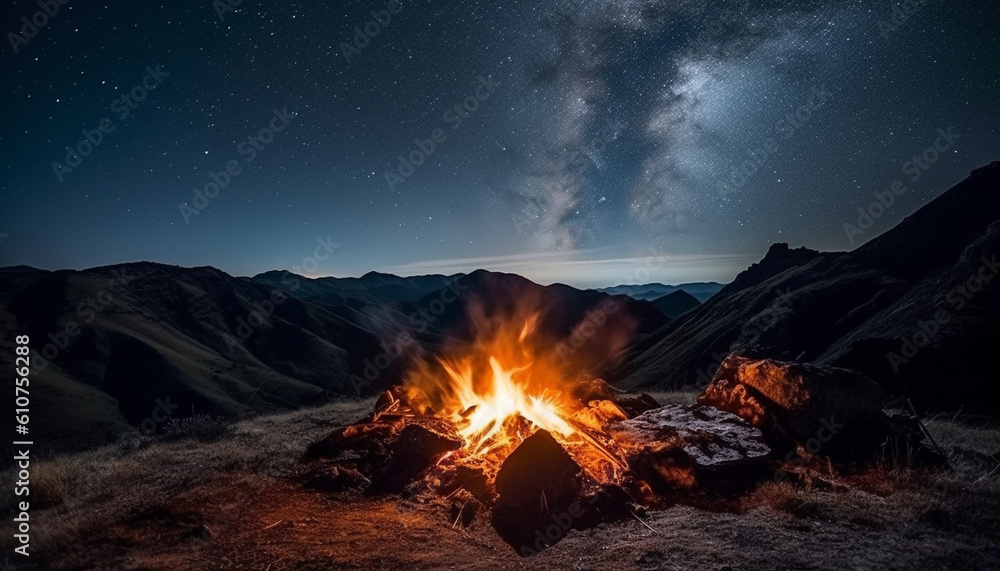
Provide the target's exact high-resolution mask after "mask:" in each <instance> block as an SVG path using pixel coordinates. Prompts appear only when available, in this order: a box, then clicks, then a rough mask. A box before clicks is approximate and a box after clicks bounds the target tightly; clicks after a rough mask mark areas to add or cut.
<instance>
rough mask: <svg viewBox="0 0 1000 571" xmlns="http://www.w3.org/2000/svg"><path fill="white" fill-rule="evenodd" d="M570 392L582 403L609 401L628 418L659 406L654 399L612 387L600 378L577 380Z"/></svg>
mask: <svg viewBox="0 0 1000 571" xmlns="http://www.w3.org/2000/svg"><path fill="white" fill-rule="evenodd" d="M570 394H571V395H572V396H573V397H574V398H576V399H577V400H579V401H580V402H581V403H583V404H584V405H588V404H590V403H591V402H592V401H611V402H613V403H615V405H616V406H617V407H618V408H620V409H621V410H622V412H624V413H625V415H626V416H628V417H629V418H633V417H635V416H637V415H639V414H642V413H644V412H646V411H647V410H651V409H654V408H657V407H658V406H660V403H658V402H656V399H654V398H653V397H651V396H649V395H647V394H645V393H643V394H632V393H626V392H622V391H621V390H619V389H616V388H614V387H613V386H611V385H609V384H608V383H607V382H605V381H604V380H602V379H584V380H581V381H577V383H576V384H575V385H574V386H573V388H572V390H571V391H570Z"/></svg>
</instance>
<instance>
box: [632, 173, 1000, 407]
mask: <svg viewBox="0 0 1000 571" xmlns="http://www.w3.org/2000/svg"><path fill="white" fill-rule="evenodd" d="M998 189H1000V162H995V163H992V164H991V165H989V166H986V167H983V168H980V169H977V170H975V171H973V173H972V174H971V175H970V176H969V177H968V178H966V179H965V180H963V181H962V182H960V183H958V184H957V185H955V186H954V187H952V188H951V189H949V190H948V191H947V192H945V193H944V194H942V195H941V196H939V197H938V198H936V199H935V200H933V201H931V202H930V203H928V204H927V205H925V206H924V207H923V208H921V209H920V210H918V211H917V212H915V213H914V214H912V215H911V216H909V217H907V218H906V219H905V220H904V221H903V222H901V223H900V224H899V225H897V226H896V227H895V228H893V229H891V230H889V231H887V232H886V233H884V234H882V235H881V236H878V237H877V238H874V239H873V240H871V241H869V242H868V243H866V244H864V245H863V246H861V247H859V248H857V249H856V250H853V251H851V252H839V253H838V252H831V253H821V252H816V251H812V250H808V249H806V248H797V249H791V248H789V247H788V246H787V245H786V244H775V245H774V246H772V247H771V249H770V250H769V251H768V253H767V255H766V256H765V257H764V259H763V260H761V261H760V262H759V263H757V264H754V265H753V266H751V267H750V268H748V269H747V270H745V271H744V272H742V273H741V274H740V275H739V276H737V277H736V279H735V280H733V282H732V283H730V284H729V285H727V286H726V287H724V288H723V289H722V290H721V291H720V292H719V293H718V294H716V295H715V296H714V297H712V298H711V299H710V300H708V301H707V302H706V303H704V304H703V305H701V306H700V307H698V308H695V309H693V310H692V311H690V312H688V313H685V314H684V315H682V316H681V317H679V318H678V319H676V320H674V321H673V322H671V323H670V324H669V325H667V326H666V327H665V328H664V329H663V330H662V331H660V332H658V333H657V335H656V336H655V341H653V340H652V339H650V340H649V341H648V342H646V343H640V344H636V345H635V346H634V347H633V349H632V353H631V358H630V361H629V362H628V364H627V365H626V366H625V367H623V368H622V369H620V370H619V371H617V372H616V376H617V377H618V378H620V379H621V380H622V384H623V385H624V386H626V387H633V388H635V387H661V388H676V387H695V386H703V385H704V384H706V383H707V382H708V380H709V379H710V377H711V376H712V373H713V371H714V368H715V367H716V366H717V365H718V363H719V362H720V361H721V360H722V359H723V358H724V357H725V356H726V355H727V354H729V352H731V351H735V352H738V353H741V354H743V355H746V356H749V357H771V358H776V359H795V360H803V361H808V362H813V363H819V364H830V365H837V366H842V367H848V368H853V369H856V370H858V371H860V372H862V373H864V374H865V375H868V376H869V377H871V378H872V379H875V380H876V381H878V382H879V383H880V384H882V386H883V387H884V388H885V389H886V390H887V391H889V392H891V393H893V394H905V395H908V396H910V397H912V398H913V400H914V402H915V403H916V404H917V406H920V407H926V408H935V409H942V408H951V409H957V408H958V407H960V406H965V409H966V410H976V411H979V412H987V413H991V414H996V413H997V411H998V409H997V406H996V404H995V403H993V402H992V401H991V400H990V399H985V398H983V395H984V394H987V392H988V388H987V387H988V385H989V384H990V383H992V376H993V375H992V373H989V372H990V371H992V370H993V357H994V355H993V352H994V351H995V350H996V347H997V346H998V344H1000V328H998V324H1000V319H998V318H1000V305H998V299H1000V298H998V296H997V288H998V285H1000V279H994V278H995V277H996V273H997V271H1000V270H998V268H997V267H996V260H997V254H998V252H997V245H998V243H1000V193H998Z"/></svg>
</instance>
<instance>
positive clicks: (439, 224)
mask: <svg viewBox="0 0 1000 571" xmlns="http://www.w3.org/2000/svg"><path fill="white" fill-rule="evenodd" d="M230 4H232V5H230ZM904 8H905V10H904ZM0 10H2V17H0V21H2V28H0V29H2V32H3V33H4V35H5V36H4V37H5V41H4V45H3V46H0V48H2V55H0V74H2V77H3V78H4V81H3V85H2V87H0V90H2V91H0V97H2V108H3V109H4V117H3V122H2V127H0V205H2V208H0V265H12V264H27V265H31V266H35V267H40V268H47V269H58V268H86V267H92V266H97V265H106V264H114V263H120V262H126V261H136V260H150V261H156V262H163V263H169V264H177V265H182V266H203V265H211V266H215V267H218V268H221V269H223V270H225V271H227V272H229V273H231V274H234V275H254V274H256V273H259V272H263V271H266V270H270V269H290V270H293V271H294V270H298V272H299V273H303V274H306V275H312V276H319V275H334V276H352V275H353V276H357V275H361V274H363V273H365V272H368V271H370V270H378V271H385V272H392V273H396V274H400V275H417V274H427V273H439V272H440V273H448V274H450V273H454V272H467V271H471V270H473V269H476V268H480V267H482V268H487V269H493V270H499V271H509V272H517V273H521V274H523V275H525V276H527V277H529V278H532V279H535V280H536V281H539V282H542V283H550V282H554V281H561V282H564V283H569V284H572V285H577V286H583V287H596V286H607V285H613V284H618V283H636V282H652V281H658V282H664V283H680V282H686V281H700V280H716V281H721V282H726V281H729V280H731V279H732V278H733V277H734V276H735V275H736V274H737V273H738V272H739V271H741V270H742V269H744V268H745V267H746V266H747V265H749V264H750V263H752V262H754V261H756V260H758V259H759V258H760V257H761V256H762V255H763V254H764V252H766V250H767V248H768V246H769V245H770V244H771V243H773V242H788V243H789V244H790V245H792V246H793V247H797V246H808V247H810V248H815V249H819V250H846V249H852V248H854V247H857V246H858V245H859V244H861V243H863V242H865V241H866V240H868V239H870V238H872V237H873V236H875V235H877V234H878V233H880V232H883V231H885V230H888V229H889V228H891V227H892V226H893V225H895V224H896V223H898V222H899V221H900V220H902V219H903V217H905V216H906V215H908V214H910V213H912V212H913V211H915V210H916V209H918V208H920V206H922V205H923V204H925V203H927V202H928V201H930V200H932V199H933V198H934V197H935V196H937V195H938V194H940V193H941V192H942V191H944V190H945V189H946V188H947V187H948V186H950V185H951V184H953V183H955V182H957V181H959V180H961V179H962V178H964V177H965V176H966V175H967V174H968V172H969V171H970V170H972V169H974V168H976V167H978V166H981V165H983V164H986V163H988V162H990V161H993V160H998V159H1000V137H998V130H1000V105H998V102H1000V73H998V71H1000V63H998V62H1000V39H998V37H1000V33H998V31H997V30H1000V5H998V3H997V2H983V1H954V2H952V1H949V2H945V1H944V0H930V1H927V2H910V3H898V2H892V1H885V0H882V1H868V0H857V1H808V0H803V1H797V2H769V1H757V2H749V1H728V2H711V3H709V2H705V1H699V2H693V1H684V0H678V1H659V2H656V1H648V0H562V1H542V0H538V1H520V0H515V1H505V2H499V1H497V2H480V1H475V0H473V1H468V0H466V1H462V2H458V1H453V0H448V1H435V2H431V1H429V0H412V1H408V0H403V1H400V2H384V1H375V2H358V1H344V2H336V3H330V2H319V1H308V2H306V1H299V2H296V1H287V2H285V1H283V2H273V1H265V0H242V1H241V2H237V0H230V3H229V4H227V3H226V2H225V0H222V1H218V2H214V3H213V2H212V1H211V0H185V1H183V2H169V3H167V2H164V3H155V2H154V3H149V2H124V1H116V2H71V3H69V4H67V5H61V6H59V11H58V12H57V13H55V14H53V15H51V16H50V15H48V14H45V13H44V11H42V8H40V7H39V5H38V3H37V2H15V3H13V5H10V3H9V2H7V3H5V7H4V8H0ZM50 11H51V8H50ZM39 14H41V15H39ZM22 18H24V19H22ZM32 20H33V21H34V24H30V25H27V26H26V22H31V21H32ZM377 20H380V21H381V22H379V21H377ZM29 36H30V37H29ZM102 128H103V131H102ZM939 129H940V131H939ZM941 133H946V134H949V133H950V134H949V136H947V137H943V136H942V135H941ZM935 144H936V145H937V146H938V149H937V150H936V151H934V152H933V153H925V151H926V150H927V149H928V148H933V147H934V145H935ZM67 147H68V148H67ZM914 155H917V157H916V158H917V159H918V160H917V163H914V162H912V159H913V158H914ZM921 156H923V157H928V159H924V160H920V157H921ZM929 158H933V159H934V160H933V162H931V161H930V160H929ZM748 161H749V162H748ZM907 169H909V170H907ZM914 169H916V170H914ZM918 171H919V173H918ZM917 173H918V174H919V178H917V179H916V180H914V179H913V177H917V176H918V174H917ZM896 179H900V180H904V181H905V182H906V184H907V192H906V193H904V194H902V195H900V196H897V197H896V198H895V199H894V201H893V204H892V205H891V206H889V207H888V208H885V209H884V212H880V213H879V215H878V216H876V217H874V218H873V219H872V221H871V224H870V226H869V227H868V228H867V229H866V230H864V231H863V232H862V233H861V234H855V235H849V234H850V233H849V232H847V231H846V230H845V226H844V225H845V224H856V223H857V219H858V217H859V213H858V208H868V207H869V206H870V205H871V204H872V203H873V202H874V201H875V196H874V193H879V192H884V191H886V190H887V189H889V187H890V184H891V183H892V182H893V181H894V180H896ZM876 211H878V210H877V209H876Z"/></svg>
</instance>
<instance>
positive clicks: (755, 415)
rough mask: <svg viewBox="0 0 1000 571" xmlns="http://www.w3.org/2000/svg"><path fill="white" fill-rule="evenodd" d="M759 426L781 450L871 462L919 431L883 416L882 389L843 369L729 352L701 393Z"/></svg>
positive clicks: (703, 401)
mask: <svg viewBox="0 0 1000 571" xmlns="http://www.w3.org/2000/svg"><path fill="white" fill-rule="evenodd" d="M697 403H698V404H699V405H705V406H712V407H715V408H718V409H720V410H724V411H727V412H731V413H733V414H735V415H737V416H739V417H740V418H742V419H744V420H746V421H747V422H748V423H750V424H751V425H752V426H754V427H757V428H759V429H761V430H762V431H763V432H764V434H765V436H766V437H767V438H768V441H769V443H770V444H771V445H772V446H774V447H776V448H777V449H778V450H779V451H780V452H782V453H784V452H787V451H796V452H798V453H800V454H801V453H805V454H809V455H820V456H824V457H830V458H832V459H834V460H870V459H874V458H875V457H876V456H877V455H879V454H880V453H883V452H884V447H885V445H887V444H890V445H898V444H899V442H900V441H901V440H902V441H904V442H905V443H906V445H908V446H912V445H917V444H918V443H919V441H920V434H919V428H918V427H916V426H915V425H913V424H912V423H910V422H904V421H902V420H901V419H891V418H889V417H888V416H887V415H886V414H885V413H883V412H882V390H881V389H880V388H879V386H878V385H877V384H876V383H875V382H874V381H872V380H871V379H868V378H867V377H865V376H864V375H861V374H860V373H857V372H855V371H851V370H848V369H840V368H836V367H826V366H815V365H809V364H806V363H794V362H784V361H774V360H771V359H759V360H758V359H748V358H745V357H740V356H735V355H730V356H729V357H727V358H726V360H725V361H724V362H723V363H722V365H721V366H720V367H719V371H718V373H716V375H715V378H714V379H713V380H712V382H711V383H710V384H709V385H708V387H706V388H705V389H704V391H702V393H701V394H700V395H699V396H698V400H697Z"/></svg>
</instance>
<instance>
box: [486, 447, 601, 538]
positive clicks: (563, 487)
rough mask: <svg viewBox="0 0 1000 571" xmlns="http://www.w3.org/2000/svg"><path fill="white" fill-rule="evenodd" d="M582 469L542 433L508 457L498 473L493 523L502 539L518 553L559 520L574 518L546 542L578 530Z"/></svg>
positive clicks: (561, 448)
mask: <svg viewBox="0 0 1000 571" xmlns="http://www.w3.org/2000/svg"><path fill="white" fill-rule="evenodd" d="M581 474H582V469H581V468H580V466H579V465H578V464H577V463H576V462H575V461H574V460H573V459H572V458H571V457H570V455H569V454H567V453H566V451H565V450H564V449H563V447H562V446H560V445H559V443H558V442H556V440H555V438H553V437H552V435H551V434H549V432H547V431H545V430H538V431H537V432H535V433H534V434H532V435H531V436H529V437H528V438H526V439H525V440H524V442H521V444H520V445H519V446H518V447H517V448H515V449H514V451H513V452H511V453H510V455H509V456H507V459H506V460H504V462H503V464H502V465H501V466H500V471H499V472H497V477H496V480H495V482H494V483H495V486H496V491H497V494H498V495H499V499H498V501H497V504H496V507H495V508H494V510H493V517H492V523H493V527H494V529H496V531H497V533H498V534H499V535H500V537H502V538H503V539H504V541H506V542H507V543H509V544H510V545H512V546H513V547H514V548H515V549H519V550H520V549H521V548H522V547H523V546H530V545H532V544H533V542H534V541H535V540H536V536H537V535H539V534H542V535H544V533H545V531H546V529H547V528H548V527H550V526H552V525H554V522H556V520H560V519H561V518H566V517H569V518H570V525H565V526H563V527H562V528H560V527H559V526H558V525H557V527H556V529H557V530H559V529H561V532H560V533H559V534H553V535H552V536H551V537H548V538H547V539H546V541H545V542H544V546H545V547H548V546H550V545H552V544H553V543H555V542H557V541H559V540H560V539H562V537H563V532H565V531H566V530H567V529H569V527H571V525H572V523H573V522H572V519H573V518H574V514H570V513H569V512H570V506H571V505H573V503H574V501H575V500H576V499H577V498H578V495H579V492H580V486H581V483H582V482H581Z"/></svg>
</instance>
